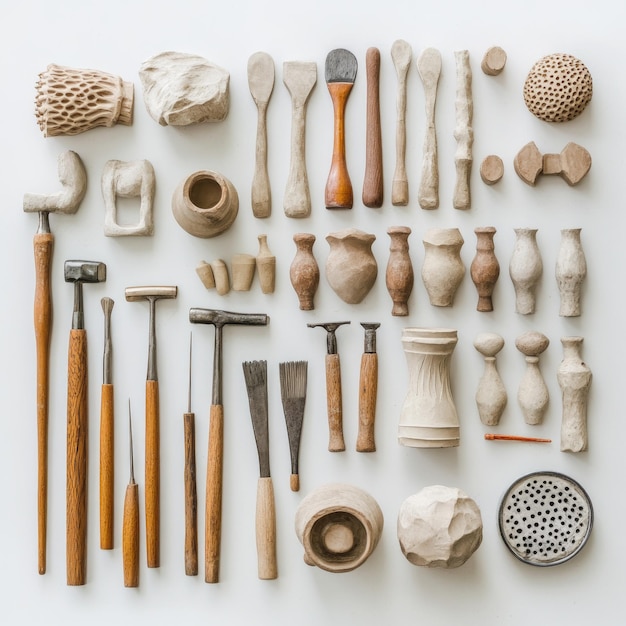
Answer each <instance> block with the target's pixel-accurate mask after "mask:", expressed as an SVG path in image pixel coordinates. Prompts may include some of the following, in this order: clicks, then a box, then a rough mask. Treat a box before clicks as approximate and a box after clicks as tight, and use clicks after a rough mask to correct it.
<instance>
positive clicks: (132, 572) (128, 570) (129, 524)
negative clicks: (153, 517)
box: [122, 398, 139, 587]
mask: <svg viewBox="0 0 626 626" xmlns="http://www.w3.org/2000/svg"><path fill="white" fill-rule="evenodd" d="M128 434H129V442H130V479H129V481H128V486H127V487H126V494H125V495H124V517H123V520H122V567H123V569H124V587H139V486H138V485H137V483H136V482H135V467H134V463H133V424H132V418H131V415H130V398H129V399H128Z"/></svg>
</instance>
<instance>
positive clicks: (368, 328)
mask: <svg viewBox="0 0 626 626" xmlns="http://www.w3.org/2000/svg"><path fill="white" fill-rule="evenodd" d="M361 326H363V328H364V329H365V337H364V348H363V351H364V352H367V353H374V352H376V329H377V328H378V327H379V326H380V323H378V322H372V323H370V322H361Z"/></svg>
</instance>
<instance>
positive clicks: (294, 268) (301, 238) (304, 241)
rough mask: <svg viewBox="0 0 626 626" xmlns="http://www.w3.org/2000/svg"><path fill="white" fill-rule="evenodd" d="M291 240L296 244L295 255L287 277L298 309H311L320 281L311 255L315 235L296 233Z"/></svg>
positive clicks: (315, 262) (313, 306) (318, 272)
mask: <svg viewBox="0 0 626 626" xmlns="http://www.w3.org/2000/svg"><path fill="white" fill-rule="evenodd" d="M293 240H294V242H295V244H296V256H295V257H294V259H293V261H292V262H291V267H290V268H289V278H290V279H291V284H292V285H293V288H294V290H295V292H296V294H297V296H298V300H299V302H300V309H301V310H302V311H312V310H313V309H314V308H315V305H314V302H313V298H314V296H315V292H316V291H317V287H318V285H319V282H320V270H319V267H318V265H317V261H316V260H315V257H314V256H313V244H314V243H315V235H312V234H310V233H296V234H295V235H294V236H293Z"/></svg>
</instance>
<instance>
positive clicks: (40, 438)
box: [33, 233, 54, 574]
mask: <svg viewBox="0 0 626 626" xmlns="http://www.w3.org/2000/svg"><path fill="white" fill-rule="evenodd" d="M53 247H54V236H53V235H52V234H51V233H43V234H37V235H35V237H34V238H33V248H34V253H35V306H34V322H35V345H36V351H37V536H38V564H37V567H38V570H39V573H40V574H45V573H46V552H47V549H46V536H47V522H48V389H49V380H50V375H49V363H50V334H51V322H52V295H51V287H50V266H51V262H52V250H53Z"/></svg>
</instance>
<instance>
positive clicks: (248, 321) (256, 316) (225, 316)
mask: <svg viewBox="0 0 626 626" xmlns="http://www.w3.org/2000/svg"><path fill="white" fill-rule="evenodd" d="M189 321H190V322H191V323H192V324H213V326H215V327H216V328H221V327H223V326H226V324H243V325H245V326H266V325H267V322H268V321H269V316H268V315H266V314H265V313H233V312H232V311H220V310H218V309H197V308H192V309H189Z"/></svg>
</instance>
